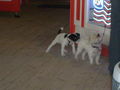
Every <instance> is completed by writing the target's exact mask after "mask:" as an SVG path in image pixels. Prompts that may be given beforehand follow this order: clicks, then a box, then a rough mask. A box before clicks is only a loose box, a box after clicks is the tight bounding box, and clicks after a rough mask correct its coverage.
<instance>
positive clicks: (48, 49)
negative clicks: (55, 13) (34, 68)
mask: <svg viewBox="0 0 120 90" xmlns="http://www.w3.org/2000/svg"><path fill="white" fill-rule="evenodd" d="M56 43H57V42H56V39H54V40H53V41H52V43H51V44H50V45H49V47H48V48H47V50H46V53H48V52H49V51H50V49H51V48H52V47H53V46H54V45H55V44H56Z"/></svg>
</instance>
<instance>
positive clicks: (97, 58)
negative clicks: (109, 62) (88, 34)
mask: <svg viewBox="0 0 120 90" xmlns="http://www.w3.org/2000/svg"><path fill="white" fill-rule="evenodd" d="M100 55H101V52H99V53H98V54H97V56H96V57H95V61H96V64H97V65H99V64H100V61H99V60H100Z"/></svg>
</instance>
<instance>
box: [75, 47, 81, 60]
mask: <svg viewBox="0 0 120 90" xmlns="http://www.w3.org/2000/svg"><path fill="white" fill-rule="evenodd" d="M81 52H82V48H81V47H79V46H78V48H77V51H76V53H75V59H78V55H79V53H81Z"/></svg>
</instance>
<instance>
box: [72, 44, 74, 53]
mask: <svg viewBox="0 0 120 90" xmlns="http://www.w3.org/2000/svg"><path fill="white" fill-rule="evenodd" d="M72 52H73V54H74V55H75V43H73V44H72Z"/></svg>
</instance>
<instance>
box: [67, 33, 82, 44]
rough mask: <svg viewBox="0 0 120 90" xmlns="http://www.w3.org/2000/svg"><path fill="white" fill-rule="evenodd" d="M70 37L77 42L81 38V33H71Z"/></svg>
mask: <svg viewBox="0 0 120 90" xmlns="http://www.w3.org/2000/svg"><path fill="white" fill-rule="evenodd" d="M68 38H69V39H71V40H72V41H74V42H76V41H77V40H78V39H80V34H79V33H74V34H70V35H69V36H68Z"/></svg>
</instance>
